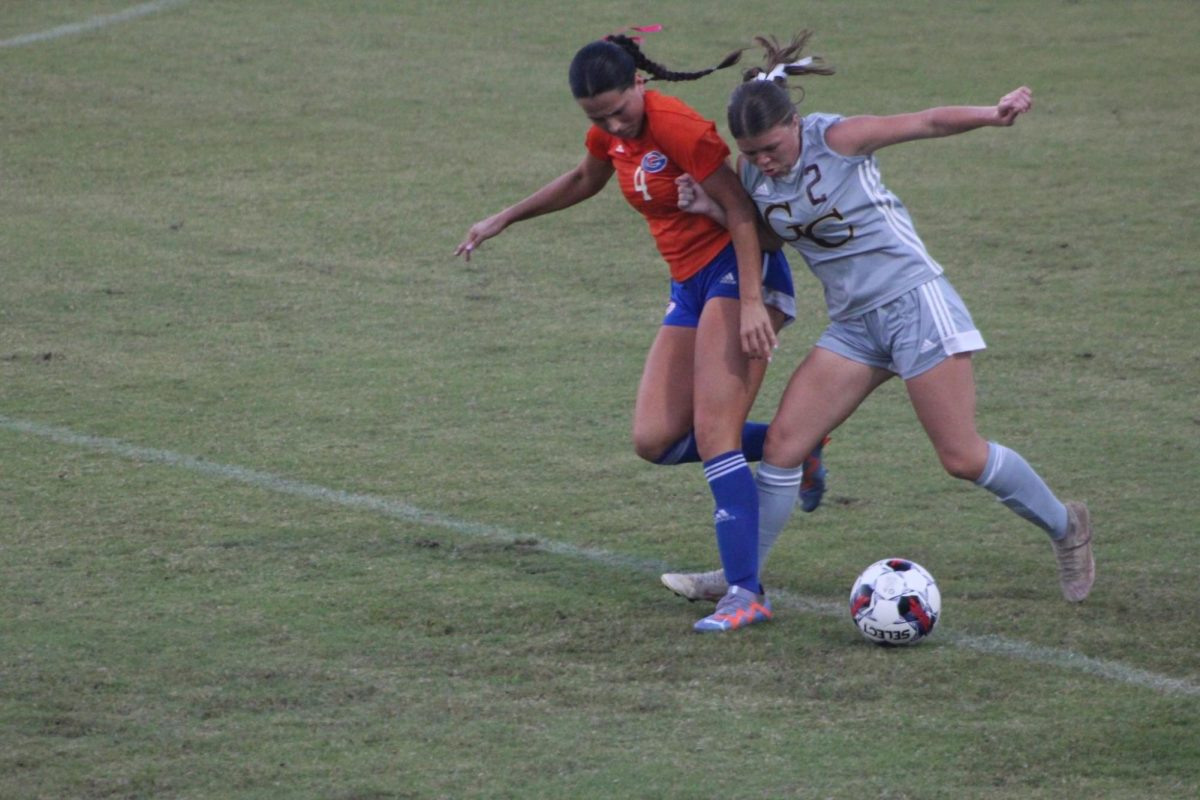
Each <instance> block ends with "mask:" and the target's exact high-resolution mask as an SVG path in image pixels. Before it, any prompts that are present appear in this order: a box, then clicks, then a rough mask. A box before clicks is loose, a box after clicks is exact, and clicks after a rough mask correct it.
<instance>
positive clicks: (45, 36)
mask: <svg viewBox="0 0 1200 800" xmlns="http://www.w3.org/2000/svg"><path fill="white" fill-rule="evenodd" d="M187 2H189V0H156V2H153V3H142V4H141V5H137V6H133V7H131V8H127V9H125V10H124V11H118V12H117V13H115V14H104V15H101V16H97V17H92V18H91V19H86V20H84V21H83V22H73V23H71V24H70V25H59V26H58V27H57V28H50V29H49V30H44V31H39V32H38V33H27V34H25V35H23V36H14V37H13V38H11V39H3V40H0V49H3V48H5V47H21V46H23V45H27V44H34V43H36V42H46V41H49V40H51V39H59V38H62V37H63V36H74V35H75V34H78V33H87V32H88V31H94V30H99V29H100V28H107V27H108V26H109V25H116V24H117V23H120V22H127V21H129V20H131V19H137V18H138V17H144V16H146V15H147V14H154V13H156V12H158V11H164V10H166V9H168V8H171V7H172V6H181V5H183V4H184V3H187Z"/></svg>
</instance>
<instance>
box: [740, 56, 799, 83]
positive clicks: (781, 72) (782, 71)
mask: <svg viewBox="0 0 1200 800" xmlns="http://www.w3.org/2000/svg"><path fill="white" fill-rule="evenodd" d="M812 63H813V57H812V56H807V57H805V58H802V59H800V60H799V61H793V62H792V63H790V64H777V65H776V66H775V69H773V70H771V71H770V72H760V73H758V74H757V75H755V76H754V79H755V80H759V81H773V80H775V79H776V78H786V77H787V68H788V67H807V66H808V65H810V64H812Z"/></svg>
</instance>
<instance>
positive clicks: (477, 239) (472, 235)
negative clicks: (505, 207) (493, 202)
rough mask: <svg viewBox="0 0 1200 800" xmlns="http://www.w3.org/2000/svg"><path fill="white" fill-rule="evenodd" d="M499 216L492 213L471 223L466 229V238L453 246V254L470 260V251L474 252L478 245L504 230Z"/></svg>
mask: <svg viewBox="0 0 1200 800" xmlns="http://www.w3.org/2000/svg"><path fill="white" fill-rule="evenodd" d="M499 216H500V215H499V214H494V215H492V216H490V217H488V218H487V219H481V220H480V221H479V222H476V223H475V224H474V225H472V226H471V229H470V230H469V231H467V238H465V239H463V240H462V242H461V243H459V245H458V247H456V248H454V255H456V256H462V257H463V258H464V259H466V260H467V261H470V260H471V253H473V252H475V249H476V248H477V247H479V245H481V244H483V243H484V242H485V241H487V240H488V239H490V238H492V237H493V236H496V235H497V234H499V233H500V232H501V231H503V230H504V223H503V222H502V221H501V220H500V219H499Z"/></svg>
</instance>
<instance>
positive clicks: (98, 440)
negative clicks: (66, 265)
mask: <svg viewBox="0 0 1200 800" xmlns="http://www.w3.org/2000/svg"><path fill="white" fill-rule="evenodd" d="M0 428H3V429H5V430H9V431H13V432H15V433H21V434H28V435H32V436H38V437H40V438H43V439H48V440H50V441H53V442H56V443H58V444H62V445H68V446H72V447H79V448H83V449H87V450H92V451H97V452H102V453H107V454H109V455H114V456H119V457H121V458H126V459H129V460H132V461H139V462H143V463H154V464H163V465H165V466H170V467H178V468H181V469H185V470H188V471H190V472H195V473H198V474H202V475H208V476H211V477H214V478H220V479H224V480H233V481H237V482H238V483H242V484H245V485H248V486H254V487H257V488H260V489H265V490H267V491H271V492H276V493H279V494H286V495H291V496H294V497H300V498H303V499H305V500H312V501H319V502H325V503H333V504H335V505H339V506H342V507H345V508H351V509H358V510H362V511H368V512H371V513H375V514H381V515H383V516H387V517H391V518H393V519H398V520H402V521H404V522H411V523H414V524H419V525H428V526H432V527H437V528H442V529H445V530H449V531H452V532H454V533H458V534H463V535H467V536H472V537H478V538H483V539H489V540H495V541H503V542H511V541H513V540H516V539H525V540H530V541H536V544H534V545H532V546H533V547H535V548H536V549H538V550H541V551H543V552H547V553H552V554H556V555H561V556H566V557H569V558H575V559H582V560H587V561H590V562H593V563H598V564H603V565H605V566H609V567H614V568H618V569H624V570H634V571H637V572H642V573H647V574H657V573H659V572H662V571H663V570H664V569H665V568H666V566H667V565H666V564H665V563H664V562H661V561H656V560H653V559H644V558H637V557H634V556H630V555H625V554H621V553H613V552H611V551H607V550H602V549H599V548H588V547H578V546H576V545H572V544H569V543H566V542H556V541H553V540H547V539H545V538H544V537H542V536H540V535H537V534H532V533H528V532H518V531H512V530H509V529H507V528H503V527H500V526H497V525H488V524H484V523H478V522H470V521H466V520H460V519H456V518H454V517H450V516H447V515H445V514H440V513H437V512H434V511H427V510H425V509H421V508H417V507H416V506H413V505H410V504H408V503H405V502H402V501H399V500H393V499H390V498H386V497H378V496H375V495H369V494H359V493H355V492H347V491H344V490H340V489H331V488H329V487H326V486H320V485H318V484H314V483H307V482H305V481H297V480H293V479H290V478H285V477H283V476H280V475H275V474H272V473H269V472H262V471H259V470H253V469H247V468H245V467H239V466H236V465H232V464H220V463H217V462H213V461H205V460H204V459H200V458H196V457H194V456H189V455H185V454H183V453H176V452H173V451H170V450H161V449H157V448H152V447H141V446H137V445H132V444H129V443H127V442H123V441H121V440H119V439H113V438H109V437H103V436H91V435H88V434H82V433H76V432H74V431H71V430H68V429H66V428H61V427H57V426H52V425H44V424H41V423H37V422H31V421H28V420H21V419H13V418H11V417H7V416H4V415H0ZM772 598H773V600H774V602H775V604H776V605H777V606H778V607H783V608H790V609H793V610H797V611H802V612H808V613H817V614H822V615H826V616H840V615H842V614H844V613H845V610H844V607H843V605H842V604H840V603H832V602H829V601H827V600H818V599H814V598H807V597H803V596H800V595H796V594H793V593H792V592H789V591H787V590H784V589H773V590H772ZM938 638H939V639H941V640H942V641H946V642H949V643H951V644H953V645H955V646H957V647H962V648H966V649H970V650H975V651H977V652H981V653H986V654H989V655H1001V656H1007V657H1010V658H1015V659H1019V660H1022V661H1027V662H1031V663H1037V664H1045V665H1049V666H1054V667H1058V668H1061V669H1067V670H1074V671H1078V672H1083V673H1086V674H1088V675H1092V676H1095V677H1098V678H1102V679H1104V680H1109V681H1115V682H1118V683H1124V684H1128V685H1131V686H1137V687H1142V688H1146V689H1152V690H1154V691H1157V692H1162V693H1164V694H1171V695H1184V696H1192V697H1197V696H1200V686H1197V685H1196V684H1194V683H1191V682H1189V681H1186V680H1183V679H1180V678H1172V677H1170V676H1167V675H1161V674H1158V673H1155V672H1151V671H1149V670H1143V669H1138V668H1136V667H1131V666H1129V665H1126V664H1122V663H1120V662H1115V661H1109V660H1106V659H1100V658H1094V657H1091V656H1085V655H1083V654H1080V653H1075V652H1073V651H1070V650H1061V649H1056V648H1052V647H1042V646H1038V645H1034V644H1031V643H1029V642H1021V641H1017V640H1012V639H1007V638H1004V637H1001V636H977V635H971V634H967V633H955V632H947V631H939V636H938Z"/></svg>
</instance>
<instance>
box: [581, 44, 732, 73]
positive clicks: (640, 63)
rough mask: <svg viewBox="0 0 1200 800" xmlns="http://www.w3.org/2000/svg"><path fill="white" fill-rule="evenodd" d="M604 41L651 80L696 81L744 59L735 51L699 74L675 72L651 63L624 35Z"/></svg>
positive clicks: (636, 45)
mask: <svg viewBox="0 0 1200 800" xmlns="http://www.w3.org/2000/svg"><path fill="white" fill-rule="evenodd" d="M604 40H605V41H606V42H612V43H613V44H615V45H616V46H617V47H620V48H621V49H622V50H624V51H625V52H626V53H628V54H629V55H630V56H632V57H633V61H634V63H635V64H637V68H638V69H640V70H641V71H642V72H645V73H647V74H648V75H649V76H650V78H649V80H660V81H694V80H698V79H700V78H703V77H704V76H705V75H708V74H710V73H713V72H716V71H717V70H719V69H725V68H726V67H732V66H733V65H734V64H736V63H737V62H738V61H740V60H741V58H742V50H734V51H733V52H732V53H730V54H729V55H727V56H725V58H724V59H723V60H722V61H721V63H720V64H717V65H716V66H715V67H709V68H708V69H702V70H700V71H698V72H675V71H673V70H669V69H667V68H666V67H664V66H663V65H662V64H659V63H657V62H654V61H651V60H650V59H649V58H647V57H646V54H645V53H643V52H642V48H641V47H639V46H638V43H637V42H635V41H634V40H633V39H630V38H629V37H628V36H625V35H624V34H620V33H614V34H612V35H611V36H605V37H604Z"/></svg>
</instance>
